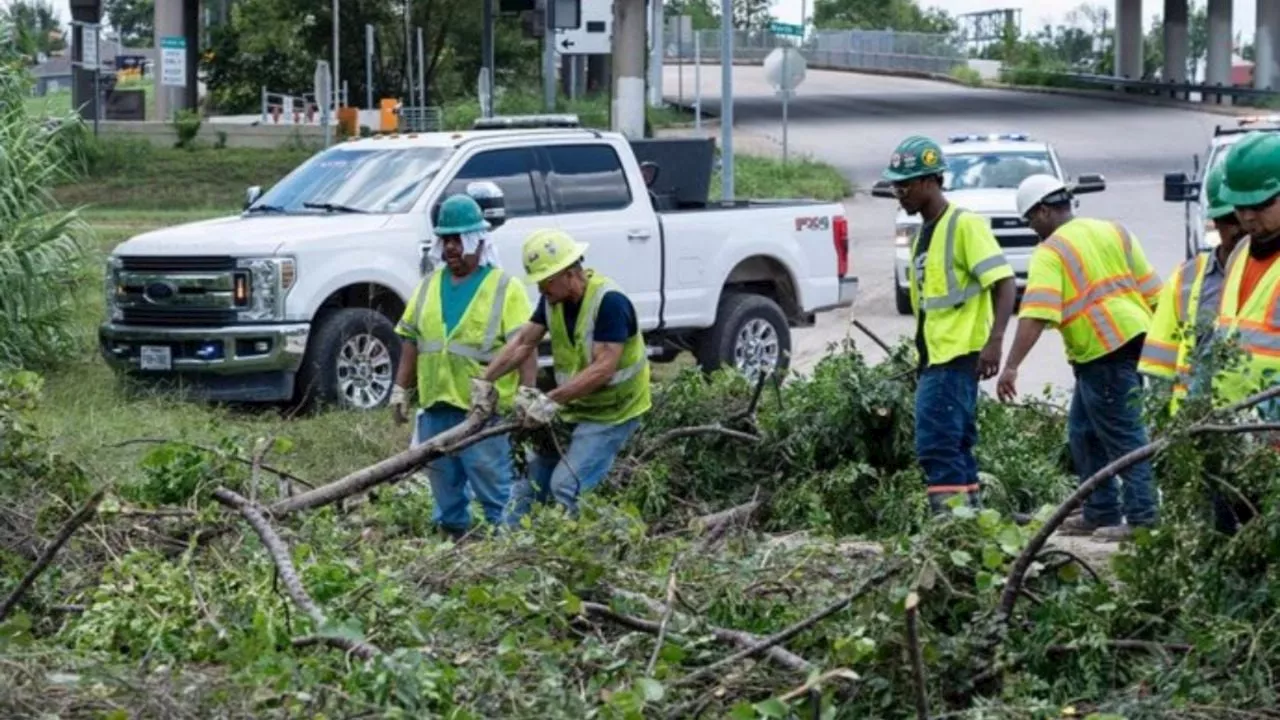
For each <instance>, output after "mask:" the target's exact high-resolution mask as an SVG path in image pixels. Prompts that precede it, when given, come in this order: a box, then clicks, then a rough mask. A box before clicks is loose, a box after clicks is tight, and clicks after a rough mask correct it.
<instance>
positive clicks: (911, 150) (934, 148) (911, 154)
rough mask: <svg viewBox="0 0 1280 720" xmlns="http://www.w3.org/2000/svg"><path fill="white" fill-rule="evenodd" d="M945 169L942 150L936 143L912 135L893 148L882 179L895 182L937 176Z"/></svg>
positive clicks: (945, 161) (923, 137)
mask: <svg viewBox="0 0 1280 720" xmlns="http://www.w3.org/2000/svg"><path fill="white" fill-rule="evenodd" d="M946 169H947V160H946V158H944V157H943V156H942V148H941V147H940V146H939V145H938V143H936V142H934V141H933V140H931V139H929V138H927V137H925V136H923V135H912V136H911V137H909V138H907V139H906V140H903V141H902V142H901V143H899V144H898V147H896V148H894V150H893V155H892V156H890V158H889V167H887V168H885V169H884V173H883V174H882V177H884V179H885V180H888V181H890V182H897V181H899V180H910V179H912V178H918V177H923V176H925V175H937V174H940V173H942V172H944V171H945V170H946Z"/></svg>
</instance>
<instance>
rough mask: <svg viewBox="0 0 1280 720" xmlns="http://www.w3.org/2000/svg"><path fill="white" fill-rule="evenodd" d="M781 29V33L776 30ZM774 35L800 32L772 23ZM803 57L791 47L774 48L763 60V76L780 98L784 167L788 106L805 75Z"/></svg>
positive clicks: (795, 28)
mask: <svg viewBox="0 0 1280 720" xmlns="http://www.w3.org/2000/svg"><path fill="white" fill-rule="evenodd" d="M779 28H781V29H782V32H779V31H778V29H779ZM770 30H773V31H774V32H775V33H777V34H779V35H781V34H793V35H797V36H798V34H799V33H800V32H801V31H802V28H801V27H800V26H799V25H787V24H785V23H773V26H772V27H771V28H770ZM805 69H806V66H805V61H804V56H803V55H801V54H800V51H799V50H797V49H795V48H794V47H791V46H786V47H779V48H774V49H773V52H771V53H769V56H768V57H766V58H765V59H764V75H765V78H766V79H767V80H768V81H769V84H770V85H772V86H773V88H774V90H776V91H777V92H778V95H779V96H780V97H781V98H782V162H783V164H784V165H785V164H786V162H787V156H788V144H789V143H788V141H787V127H788V125H789V119H790V118H789V116H788V105H789V103H790V101H791V95H792V93H794V92H795V89H796V88H797V87H799V86H800V83H802V82H804V75H805Z"/></svg>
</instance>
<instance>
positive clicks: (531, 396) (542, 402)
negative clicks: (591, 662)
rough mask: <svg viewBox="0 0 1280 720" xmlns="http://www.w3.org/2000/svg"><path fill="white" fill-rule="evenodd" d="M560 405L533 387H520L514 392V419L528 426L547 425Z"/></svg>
mask: <svg viewBox="0 0 1280 720" xmlns="http://www.w3.org/2000/svg"><path fill="white" fill-rule="evenodd" d="M559 410H560V405H559V404H558V403H556V401H554V400H552V399H551V398H549V397H547V396H546V395H545V394H543V392H542V391H541V390H539V389H538V388H535V387H528V386H525V387H522V388H520V391H519V392H517V393H516V421H517V422H519V423H520V424H521V425H523V426H525V427H528V428H535V427H542V426H543V425H549V424H550V423H551V420H552V419H553V418H554V417H555V416H556V413H557V412H559Z"/></svg>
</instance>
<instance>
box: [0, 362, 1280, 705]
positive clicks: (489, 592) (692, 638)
mask: <svg viewBox="0 0 1280 720" xmlns="http://www.w3.org/2000/svg"><path fill="white" fill-rule="evenodd" d="M909 370H910V367H909V365H908V364H907V360H906V358H905V352H904V351H903V350H902V348H898V349H897V350H895V352H894V353H893V354H891V357H890V360H889V361H888V362H887V363H884V364H881V365H878V366H874V367H872V366H869V365H867V364H866V363H865V362H864V361H863V359H862V357H861V356H860V355H859V354H858V353H857V351H856V349H855V348H852V347H845V348H843V349H839V350H838V351H837V352H835V353H833V354H832V355H831V356H830V357H829V358H828V359H826V360H824V361H823V362H822V363H821V364H820V366H819V367H818V368H817V370H816V371H815V372H814V374H813V376H812V377H807V378H795V379H793V380H792V381H790V382H788V383H786V384H785V385H783V386H781V387H773V386H766V385H752V384H750V383H747V382H746V381H744V380H742V379H741V378H737V377H735V376H730V375H728V374H726V375H722V376H718V377H716V378H713V379H712V380H711V381H707V380H705V379H703V378H701V377H700V376H697V375H695V374H692V373H690V374H688V375H685V376H682V377H680V378H678V379H676V380H675V381H673V382H671V383H669V384H668V385H666V386H664V387H662V388H661V389H660V390H659V391H658V392H657V393H656V396H655V397H656V399H655V409H654V411H653V413H652V414H651V417H650V418H649V419H648V420H647V422H646V425H645V428H644V430H643V432H642V433H640V434H639V435H638V436H637V437H636V439H635V440H634V441H633V442H632V444H631V445H630V446H629V447H628V448H627V449H626V451H625V452H624V455H623V457H621V458H620V459H619V462H618V464H617V467H616V470H615V472H614V473H613V475H612V477H611V478H610V480H609V483H608V485H607V487H606V488H605V489H604V490H603V491H602V492H599V493H596V494H594V495H592V496H590V497H589V498H587V500H586V502H585V503H584V507H583V512H582V515H581V517H579V518H576V519H571V518H568V517H565V516H564V515H563V513H562V512H561V511H559V510H558V509H556V508H541V507H540V508H537V509H536V510H535V512H534V513H533V515H532V516H531V517H530V518H529V521H528V523H526V524H525V526H524V527H522V528H519V529H517V530H514V531H512V532H509V533H503V534H498V535H494V536H489V535H486V534H483V533H479V532H478V533H476V534H475V535H474V536H472V537H469V538H467V539H466V540H465V541H464V542H461V543H453V542H449V541H445V540H442V539H438V538H436V537H435V536H433V535H432V533H431V531H430V527H429V525H430V516H431V507H432V505H431V498H430V496H429V491H427V490H425V489H424V488H422V487H421V486H420V485H419V484H417V483H415V482H401V481H403V480H406V479H409V478H411V477H412V476H413V475H414V473H415V472H416V471H417V470H418V469H419V468H420V467H421V465H422V463H423V462H425V461H427V460H429V459H430V458H432V457H436V456H439V455H440V454H442V453H447V452H451V451H455V450H456V449H458V448H459V447H462V446H464V445H465V444H467V443H469V442H473V441H474V440H475V438H476V437H478V436H480V435H488V434H491V433H496V432H504V431H507V430H510V426H507V425H505V424H499V425H498V426H496V427H485V428H484V429H481V428H482V425H481V422H480V420H479V419H478V418H471V419H469V420H468V421H467V423H465V424H464V425H463V426H460V427H459V428H457V429H456V430H455V431H451V432H450V433H446V434H445V435H443V436H440V437H437V438H435V439H433V440H432V441H431V442H429V443H427V444H426V445H423V446H419V447H418V448H415V449H414V450H411V451H406V452H405V453H401V454H399V455H397V456H394V457H392V458H388V459H386V460H384V461H382V462H380V463H378V464H376V465H374V466H371V467H369V468H364V469H361V470H358V471H356V472H353V473H350V474H348V475H346V476H344V477H342V478H338V479H336V480H333V481H331V482H327V483H326V482H321V481H319V479H317V478H309V479H305V480H304V479H302V478H296V477H293V476H292V475H290V474H289V472H288V469H287V468H284V467H279V465H282V464H286V463H285V462H284V461H280V460H275V459H274V458H273V460H274V463H273V464H269V463H268V462H266V461H265V458H264V456H265V455H266V454H267V452H268V451H269V450H270V449H272V447H274V446H273V443H272V442H265V443H258V444H257V445H255V446H254V447H250V448H239V447H235V446H234V445H232V444H229V443H224V444H219V445H216V446H211V447H197V446H189V445H183V444H178V443H174V444H170V445H162V446H160V447H157V448H152V449H149V450H147V451H146V452H147V455H146V456H145V458H144V459H143V461H142V463H141V464H140V471H139V473H138V475H137V477H136V478H129V479H124V480H121V481H119V482H117V483H115V484H112V485H110V486H100V487H98V489H97V490H94V489H93V487H92V484H91V483H90V482H89V480H88V478H86V477H85V475H84V473H83V472H81V471H80V470H79V469H78V468H77V466H76V464H75V463H74V462H71V461H69V460H67V459H65V458H61V457H59V456H57V454H56V453H53V452H52V451H51V450H50V448H49V445H48V444H47V442H46V441H45V439H44V438H42V437H41V436H40V435H39V434H38V432H36V430H35V429H34V428H32V427H31V426H30V425H29V424H28V423H27V422H26V421H25V417H26V413H27V411H28V409H29V407H30V403H31V402H34V399H35V390H36V389H37V386H36V385H35V384H33V383H32V382H31V378H30V376H23V377H22V378H21V379H14V378H8V379H6V380H5V382H3V383H0V424H2V426H3V428H4V430H5V436H4V446H3V453H2V454H0V482H2V484H0V507H3V508H5V509H4V511H3V512H2V513H0V531H3V533H4V535H3V536H0V541H2V542H3V544H2V545H0V665H3V666H4V668H5V671H4V673H5V675H4V676H5V677H6V687H5V692H3V693H0V714H3V715H4V716H7V717H9V716H12V717H26V716H34V715H38V714H39V715H58V716H65V717H79V716H101V715H113V714H114V715H119V716H134V715H137V716H163V717H187V716H190V717H212V716H217V717H295V716H296V717H314V716H317V715H321V714H323V715H325V716H342V717H359V716H392V717H427V716H430V717H450V718H488V717H531V718H532V717H538V718H551V717H564V718H580V717H604V718H615V717H616V718H631V717H672V718H688V717H724V716H726V715H728V716H732V717H736V718H756V717H774V718H777V717H790V716H795V717H824V718H834V717H845V718H866V717H877V718H912V717H916V718H920V717H942V716H944V715H945V716H947V717H969V718H1050V717H1062V716H1072V717H1084V716H1089V715H1091V714H1093V716H1094V717H1097V718H1103V717H1128V718H1156V717H1169V718H1172V717H1179V718H1188V717H1190V718H1197V717H1205V718H1209V717H1273V716H1275V715H1274V711H1271V710H1268V708H1273V707H1275V706H1276V702H1275V701H1276V697H1275V694H1276V685H1275V681H1274V678H1275V672H1274V668H1275V665H1276V664H1277V663H1280V637H1278V635H1280V627H1277V625H1276V623H1274V618H1275V617H1276V616H1277V614H1280V603H1278V602H1277V601H1278V600H1280V582H1277V581H1276V580H1275V579H1274V578H1273V577H1272V576H1273V575H1274V573H1273V572H1271V571H1270V567H1271V565H1272V563H1273V560H1276V559H1280V557H1278V556H1280V546H1277V544H1276V543H1275V542H1274V541H1273V540H1272V539H1273V538H1275V537H1280V517H1276V516H1274V514H1271V513H1266V512H1260V513H1258V516H1257V517H1256V518H1254V519H1253V520H1252V521H1251V522H1249V523H1247V524H1246V525H1245V526H1244V527H1243V529H1242V531H1241V532H1240V533H1238V534H1237V535H1235V536H1233V537H1231V538H1226V537H1225V536H1222V535H1218V534H1215V533H1214V532H1213V531H1212V530H1211V529H1209V528H1208V527H1207V524H1206V515H1207V512H1208V510H1207V505H1206V503H1205V501H1204V493H1203V483H1204V477H1205V474H1204V467H1205V462H1206V458H1218V460H1215V461H1214V462H1213V463H1210V464H1211V466H1212V467H1213V468H1215V472H1218V473H1220V474H1222V475H1224V476H1229V478H1230V482H1231V485H1232V487H1233V488H1235V489H1237V490H1238V491H1239V493H1240V495H1241V497H1242V498H1243V499H1244V500H1247V501H1248V502H1249V503H1252V504H1254V505H1256V506H1258V507H1260V508H1265V507H1269V506H1270V502H1271V501H1272V499H1273V498H1275V497H1277V496H1280V462H1277V455H1276V453H1275V452H1273V451H1272V450H1271V449H1270V448H1269V447H1268V446H1266V445H1265V444H1263V443H1259V442H1255V441H1252V440H1248V438H1250V437H1251V435H1250V432H1253V431H1257V430H1260V429H1266V428H1265V427H1260V426H1244V425H1241V424H1240V422H1242V421H1240V420H1239V419H1238V416H1239V413H1238V412H1236V410H1238V409H1240V408H1235V409H1231V411H1229V412H1222V413H1218V414H1209V413H1205V414H1202V415H1199V416H1192V417H1189V418H1188V419H1187V420H1185V421H1183V422H1182V423H1180V424H1173V425H1169V426H1167V427H1164V430H1163V435H1161V436H1160V437H1159V438H1157V440H1155V441H1154V443H1153V445H1152V446H1150V447H1149V448H1146V449H1144V450H1143V451H1142V453H1141V454H1140V455H1142V456H1156V457H1157V458H1158V461H1159V467H1160V472H1161V477H1160V479H1161V483H1162V487H1163V489H1164V491H1165V498H1166V502H1165V507H1164V512H1165V520H1164V524H1163V525H1162V526H1161V527H1160V529H1159V530H1158V531H1156V532H1150V533H1148V532H1143V533H1140V534H1139V536H1138V537H1137V539H1136V541H1135V542H1134V543H1133V544H1132V546H1130V547H1128V548H1127V549H1126V550H1125V551H1124V552H1122V553H1120V554H1118V555H1117V556H1116V557H1115V562H1114V563H1113V567H1112V568H1110V570H1111V574H1112V577H1113V579H1114V580H1115V582H1102V581H1100V580H1099V571H1100V570H1101V568H1095V567H1091V566H1089V565H1088V564H1087V563H1086V562H1085V561H1083V560H1081V559H1079V558H1077V557H1075V556H1074V555H1072V554H1071V553H1069V552H1066V551H1064V550H1062V549H1058V548H1055V547H1053V546H1052V545H1051V544H1048V542H1047V541H1048V540H1049V536H1050V534H1051V532H1052V530H1053V529H1054V528H1055V527H1057V525H1058V524H1060V523H1061V521H1062V520H1063V519H1064V518H1065V517H1066V515H1067V514H1068V513H1069V512H1070V511H1071V510H1073V509H1074V508H1076V507H1078V506H1079V504H1080V502H1081V500H1082V499H1083V497H1084V494H1085V493H1086V492H1087V491H1088V489H1089V487H1092V486H1095V485H1096V484H1097V483H1099V482H1101V481H1102V480H1104V479H1105V477H1106V476H1107V474H1106V473H1104V474H1100V475H1099V476H1096V477H1095V478H1093V479H1092V480H1091V481H1090V484H1087V485H1086V487H1084V488H1083V489H1082V490H1079V491H1074V483H1072V482H1071V481H1070V479H1069V477H1068V475H1067V474H1066V468H1065V467H1064V461H1063V459H1062V454H1061V447H1062V443H1063V440H1064V437H1063V435H1062V433H1063V423H1062V417H1061V414H1060V413H1059V412H1057V411H1055V410H1053V409H1052V408H1049V407H1046V406H1044V405H1043V404H1038V403H1037V404H1031V405H1027V406H1018V407H1009V406H1001V405H997V404H994V403H991V402H988V401H985V400H984V401H983V405H982V411H981V426H980V431H981V433H982V438H983V440H982V442H983V445H982V449H981V450H980V455H979V457H980V461H981V464H982V467H983V469H984V471H986V472H988V473H990V474H991V482H990V486H991V488H992V490H993V492H992V493H991V496H990V500H989V503H988V505H989V506H988V507H987V508H986V509H984V510H981V511H975V510H971V509H968V508H956V509H954V510H953V512H952V514H951V515H950V516H949V517H945V518H941V519H938V520H936V521H929V519H928V518H927V516H926V512H925V503H924V501H923V495H922V490H921V482H920V478H919V475H918V474H917V471H916V470H915V469H913V467H912V465H913V462H912V450H911V448H912V438H911V427H912V418H911V413H912V407H913V404H912V385H911V382H912V378H911V375H910V372H909ZM1273 394H1275V395H1280V389H1277V390H1276V391H1274V392H1273ZM1162 427H1163V426H1162ZM1226 438H1231V439H1230V440H1225V441H1224V439H1226ZM1242 438H1243V439H1242ZM1228 443H1229V444H1228ZM1222 458H1226V460H1225V463H1224V462H1222V461H1221V459H1222ZM1133 459H1134V458H1128V459H1127V460H1126V462H1128V461H1132V460H1133ZM1020 465H1021V467H1020ZM1020 470H1021V471H1020ZM1123 470H1124V463H1123V462H1121V463H1117V464H1115V465H1114V466H1113V467H1110V468H1108V470H1107V473H1111V474H1114V473H1117V472H1119V473H1121V474H1122V473H1123ZM1224 482H1225V480H1224ZM308 486H313V487H308ZM1014 511H1020V512H1028V511H1030V512H1032V513H1034V519H1033V520H1032V521H1031V522H1029V523H1025V524H1023V523H1019V522H1015V521H1014V519H1013V517H1012V513H1013V512H1014ZM1269 713H1271V714H1269Z"/></svg>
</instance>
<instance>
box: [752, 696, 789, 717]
mask: <svg viewBox="0 0 1280 720" xmlns="http://www.w3.org/2000/svg"><path fill="white" fill-rule="evenodd" d="M756 712H758V713H760V714H761V715H764V716H765V717H770V718H785V717H786V716H787V704H786V703H784V702H782V701H781V700H779V699H778V698H769V699H768V700H765V701H764V702H758V703H756Z"/></svg>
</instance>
